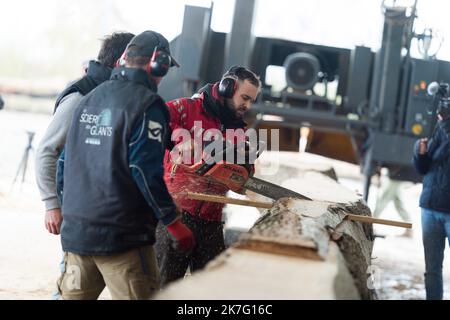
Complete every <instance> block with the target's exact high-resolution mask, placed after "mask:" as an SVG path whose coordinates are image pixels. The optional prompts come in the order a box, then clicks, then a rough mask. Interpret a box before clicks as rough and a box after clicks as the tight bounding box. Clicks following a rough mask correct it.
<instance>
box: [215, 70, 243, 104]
mask: <svg viewBox="0 0 450 320" xmlns="http://www.w3.org/2000/svg"><path fill="white" fill-rule="evenodd" d="M240 68H242V67H238V66H234V67H231V69H230V70H228V72H227V73H226V74H225V75H224V76H223V78H222V80H220V83H219V89H218V93H219V95H220V96H221V97H222V98H225V99H231V98H233V96H234V94H235V93H236V91H237V89H238V81H239V79H238V77H237V76H236V72H237V71H238V70H239V69H240Z"/></svg>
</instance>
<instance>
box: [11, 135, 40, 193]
mask: <svg viewBox="0 0 450 320" xmlns="http://www.w3.org/2000/svg"><path fill="white" fill-rule="evenodd" d="M27 134H28V145H27V147H26V148H25V151H24V152H23V156H22V160H21V161H20V164H19V168H18V169H17V173H16V176H15V177H14V181H13V185H14V184H15V183H16V181H17V177H18V176H19V175H20V173H22V183H24V182H25V175H26V173H27V166H28V157H29V155H30V151H33V150H34V149H33V138H34V134H35V133H34V132H33V131H27Z"/></svg>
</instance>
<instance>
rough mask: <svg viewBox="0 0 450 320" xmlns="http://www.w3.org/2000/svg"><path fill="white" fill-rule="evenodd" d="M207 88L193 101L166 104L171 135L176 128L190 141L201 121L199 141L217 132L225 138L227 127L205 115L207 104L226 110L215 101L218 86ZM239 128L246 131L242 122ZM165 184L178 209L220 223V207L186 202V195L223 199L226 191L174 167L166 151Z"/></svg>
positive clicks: (186, 99) (181, 100)
mask: <svg viewBox="0 0 450 320" xmlns="http://www.w3.org/2000/svg"><path fill="white" fill-rule="evenodd" d="M208 88H209V90H208V91H207V92H204V93H200V94H196V95H195V96H194V97H192V98H181V99H177V100H173V101H170V102H168V103H167V105H168V108H169V112H170V117H171V119H170V128H171V130H172V132H173V131H174V130H176V129H179V128H183V129H187V130H189V131H190V132H191V138H192V139H194V122H198V121H201V128H202V131H200V132H202V137H203V135H204V132H205V131H206V130H208V129H217V130H219V131H221V132H222V135H223V137H224V138H225V129H226V126H224V125H223V124H222V122H221V120H220V119H219V118H218V117H216V116H215V115H213V114H211V112H208V110H209V108H207V106H206V104H207V103H216V107H222V108H225V106H222V104H221V103H220V102H219V100H218V94H217V88H218V84H215V85H214V86H212V85H209V87H208ZM205 95H207V96H205ZM242 124H243V126H242V129H245V128H244V126H245V123H244V122H242ZM202 141H203V139H202ZM179 142H180V141H174V144H175V145H176V144H177V143H179ZM203 145H204V143H203ZM164 180H165V182H166V185H167V188H168V190H169V193H170V194H171V195H172V197H173V199H174V200H175V202H176V204H177V206H178V207H180V208H181V209H183V210H184V211H186V212H188V213H190V214H192V215H194V216H199V217H200V218H202V219H205V220H210V221H221V220H222V210H223V207H224V205H223V204H220V203H213V202H205V201H198V200H190V199H187V197H186V192H187V191H190V192H198V193H207V194H214V195H225V194H226V193H227V191H228V189H227V188H226V187H224V186H222V185H219V184H215V183H209V182H207V181H205V180H204V179H203V178H200V177H198V176H196V175H194V174H192V173H189V172H187V170H186V169H185V167H184V166H183V165H177V164H174V162H173V161H172V159H171V157H170V152H169V151H167V152H166V156H165V160H164Z"/></svg>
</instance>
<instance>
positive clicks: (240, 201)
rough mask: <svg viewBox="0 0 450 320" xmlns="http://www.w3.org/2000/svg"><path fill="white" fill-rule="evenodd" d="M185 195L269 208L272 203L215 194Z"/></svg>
mask: <svg viewBox="0 0 450 320" xmlns="http://www.w3.org/2000/svg"><path fill="white" fill-rule="evenodd" d="M187 196H188V199H191V200H201V201H209V202H217V203H225V204H237V205H240V206H247V207H255V208H265V209H270V208H272V207H273V203H271V202H261V201H252V200H244V199H234V198H227V197H222V196H215V195H210V194H202V193H195V192H188V194H187Z"/></svg>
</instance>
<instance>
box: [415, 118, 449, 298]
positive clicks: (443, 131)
mask: <svg viewBox="0 0 450 320" xmlns="http://www.w3.org/2000/svg"><path fill="white" fill-rule="evenodd" d="M449 134H450V118H446V119H443V118H442V116H439V122H438V124H437V127H436V130H435V131H434V133H433V136H432V137H431V139H430V140H429V141H428V139H426V138H425V139H421V140H419V141H417V143H416V146H415V150H414V165H415V167H416V169H417V171H418V172H419V173H420V174H422V175H424V178H423V191H422V194H421V197H420V207H421V208H422V237H423V246H424V252H425V289H426V297H427V299H432V300H440V299H442V298H443V280H442V263H443V260H444V250H445V240H446V238H447V239H448V240H449V241H450V139H449Z"/></svg>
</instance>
